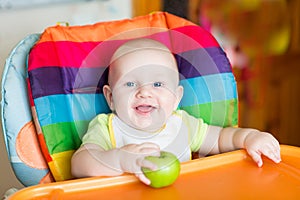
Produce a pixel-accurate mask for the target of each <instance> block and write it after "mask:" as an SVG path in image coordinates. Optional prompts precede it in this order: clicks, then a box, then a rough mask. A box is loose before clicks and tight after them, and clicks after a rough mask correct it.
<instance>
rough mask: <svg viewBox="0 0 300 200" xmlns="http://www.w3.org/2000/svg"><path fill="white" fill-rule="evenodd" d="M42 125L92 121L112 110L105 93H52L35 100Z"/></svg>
mask: <svg viewBox="0 0 300 200" xmlns="http://www.w3.org/2000/svg"><path fill="white" fill-rule="evenodd" d="M34 104H35V108H36V112H37V115H38V119H39V122H40V125H41V126H46V125H49V124H54V123H60V122H73V121H82V120H86V121H90V120H91V119H92V118H93V117H95V116H96V115H97V114H99V113H108V112H110V110H109V108H108V106H107V104H106V101H105V98H104V96H103V94H68V95H51V96H46V97H41V98H37V99H35V100H34Z"/></svg>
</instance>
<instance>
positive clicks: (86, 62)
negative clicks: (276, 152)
mask: <svg viewBox="0 0 300 200" xmlns="http://www.w3.org/2000/svg"><path fill="white" fill-rule="evenodd" d="M140 37H147V38H152V39H155V40H158V41H160V42H162V43H164V44H165V45H166V46H168V47H169V48H170V49H171V51H172V52H173V53H174V55H175V57H176V59H177V62H178V66H179V72H180V76H181V84H182V85H183V86H184V88H185V94H184V97H183V99H182V101H181V103H180V108H182V109H185V110H187V111H188V112H189V113H190V114H192V115H194V116H196V117H202V118H203V119H204V120H205V121H206V122H207V123H209V124H214V125H220V126H236V125H237V91H236V82H235V79H234V76H233V74H232V71H231V70H232V69H231V66H230V63H229V61H228V59H227V57H226V55H225V54H224V52H223V50H222V49H221V47H220V46H219V44H218V43H217V41H216V40H215V39H214V37H213V36H212V35H211V34H210V33H208V32H206V31H205V30H204V29H202V28H201V27H199V26H197V25H195V24H193V23H191V22H189V21H187V20H185V19H182V18H179V17H177V16H174V15H171V14H168V13H164V12H157V13H153V14H150V15H146V16H142V17H137V18H134V19H125V20H120V21H111V22H101V23H97V24H94V25H85V26H73V27H72V26H71V27H63V26H55V27H49V28H47V29H46V30H45V31H44V33H43V34H42V35H41V37H40V40H39V41H38V42H37V43H36V45H35V46H34V47H33V48H32V50H31V52H30V54H29V59H28V77H29V78H28V86H29V92H30V102H31V106H32V108H33V109H32V110H34V112H35V114H34V115H35V116H36V118H37V120H36V126H37V127H38V130H39V131H38V134H39V135H40V137H39V138H40V143H41V146H42V149H43V153H44V155H45V157H46V160H47V162H48V164H49V167H50V170H51V172H52V174H53V176H54V178H55V180H56V181H60V180H66V179H70V178H72V176H71V174H70V158H71V156H72V154H73V153H74V151H75V150H76V149H77V148H78V147H79V146H80V144H81V138H82V135H83V134H84V133H85V131H86V129H87V125H88V122H89V121H90V120H91V119H92V118H93V117H94V116H95V115H97V114H99V113H108V112H110V110H109V108H108V106H107V104H106V102H105V99H104V96H103V94H102V86H103V84H105V83H106V79H107V76H106V75H107V66H108V64H109V60H110V58H111V55H112V53H113V52H114V51H115V50H116V49H117V48H118V47H119V46H120V45H121V44H123V43H124V42H126V41H128V40H131V39H134V38H140Z"/></svg>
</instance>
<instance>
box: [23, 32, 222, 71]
mask: <svg viewBox="0 0 300 200" xmlns="http://www.w3.org/2000/svg"><path fill="white" fill-rule="evenodd" d="M148 37H149V38H153V39H156V40H158V41H160V42H162V43H164V44H165V45H167V46H168V47H169V48H170V49H171V51H172V52H173V53H175V54H177V53H181V52H186V51H189V50H194V49H199V48H207V47H216V46H219V45H218V43H217V41H216V40H215V39H214V38H213V37H212V36H211V34H210V33H208V32H207V31H205V30H204V29H202V28H201V27H199V26H185V27H180V28H176V29H174V30H169V31H168V32H160V33H156V34H153V35H150V36H148ZM127 40H128V39H123V40H122V39H121V40H107V41H105V42H101V41H100V42H70V41H56V42H54V41H53V42H42V43H38V44H37V45H36V46H35V47H34V48H33V49H32V50H31V52H30V54H29V60H28V66H29V67H28V71H30V70H33V69H36V68H40V67H52V66H55V67H75V68H78V67H106V66H108V65H109V61H110V58H111V55H112V54H113V52H114V51H115V50H116V48H117V47H119V46H120V45H121V44H122V43H124V42H126V41H127ZM170 40H172V43H171V42H170ZM100 55H101V56H100Z"/></svg>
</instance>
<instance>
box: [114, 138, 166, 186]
mask: <svg viewBox="0 0 300 200" xmlns="http://www.w3.org/2000/svg"><path fill="white" fill-rule="evenodd" d="M147 156H160V148H159V146H158V145H156V144H154V143H149V142H148V143H142V144H129V145H125V146H123V147H121V148H120V151H119V160H120V166H121V168H122V170H123V171H124V172H129V173H133V174H135V175H136V176H137V177H138V178H139V179H140V181H142V182H143V183H145V184H146V185H149V184H150V180H149V179H147V178H146V177H145V175H144V174H143V172H142V170H141V167H146V168H149V169H151V170H155V169H156V168H157V166H156V165H155V164H153V163H152V162H150V161H148V160H145V159H144V158H145V157H147Z"/></svg>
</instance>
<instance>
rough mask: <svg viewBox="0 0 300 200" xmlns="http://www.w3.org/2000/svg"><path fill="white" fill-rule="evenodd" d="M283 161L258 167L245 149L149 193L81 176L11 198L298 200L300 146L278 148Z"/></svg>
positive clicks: (119, 180) (122, 181)
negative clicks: (81, 177) (80, 177)
mask: <svg viewBox="0 0 300 200" xmlns="http://www.w3.org/2000/svg"><path fill="white" fill-rule="evenodd" d="M281 155H282V162H281V163H280V164H275V163H273V162H272V161H270V160H269V159H267V158H264V165H263V167H261V168H259V167H257V166H256V164H255V163H254V162H253V161H252V160H251V158H250V157H249V156H248V155H247V153H246V152H245V151H244V150H238V151H233V152H229V153H224V154H219V155H215V156H210V157H206V158H201V159H197V160H193V161H189V162H186V163H182V165H181V174H180V176H179V178H178V179H177V180H176V182H175V183H174V184H173V185H171V186H169V187H165V188H160V189H153V188H151V187H149V186H146V185H144V184H143V183H141V182H139V181H138V180H137V179H136V177H135V176H133V175H124V176H119V177H110V178H99V177H93V178H83V179H76V180H70V181H64V182H56V183H50V184H43V185H36V186H31V187H27V188H24V189H22V190H20V191H18V192H16V193H15V194H14V195H12V196H11V198H10V200H14V199H19V200H20V199H22V200H24V199H26V200H27V199H64V200H68V199H72V200H76V199H89V200H90V199H151V200H153V199H173V200H174V199H255V200H256V199H264V200H265V199H288V200H291V199H300V148H299V147H294V146H288V145H281Z"/></svg>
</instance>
